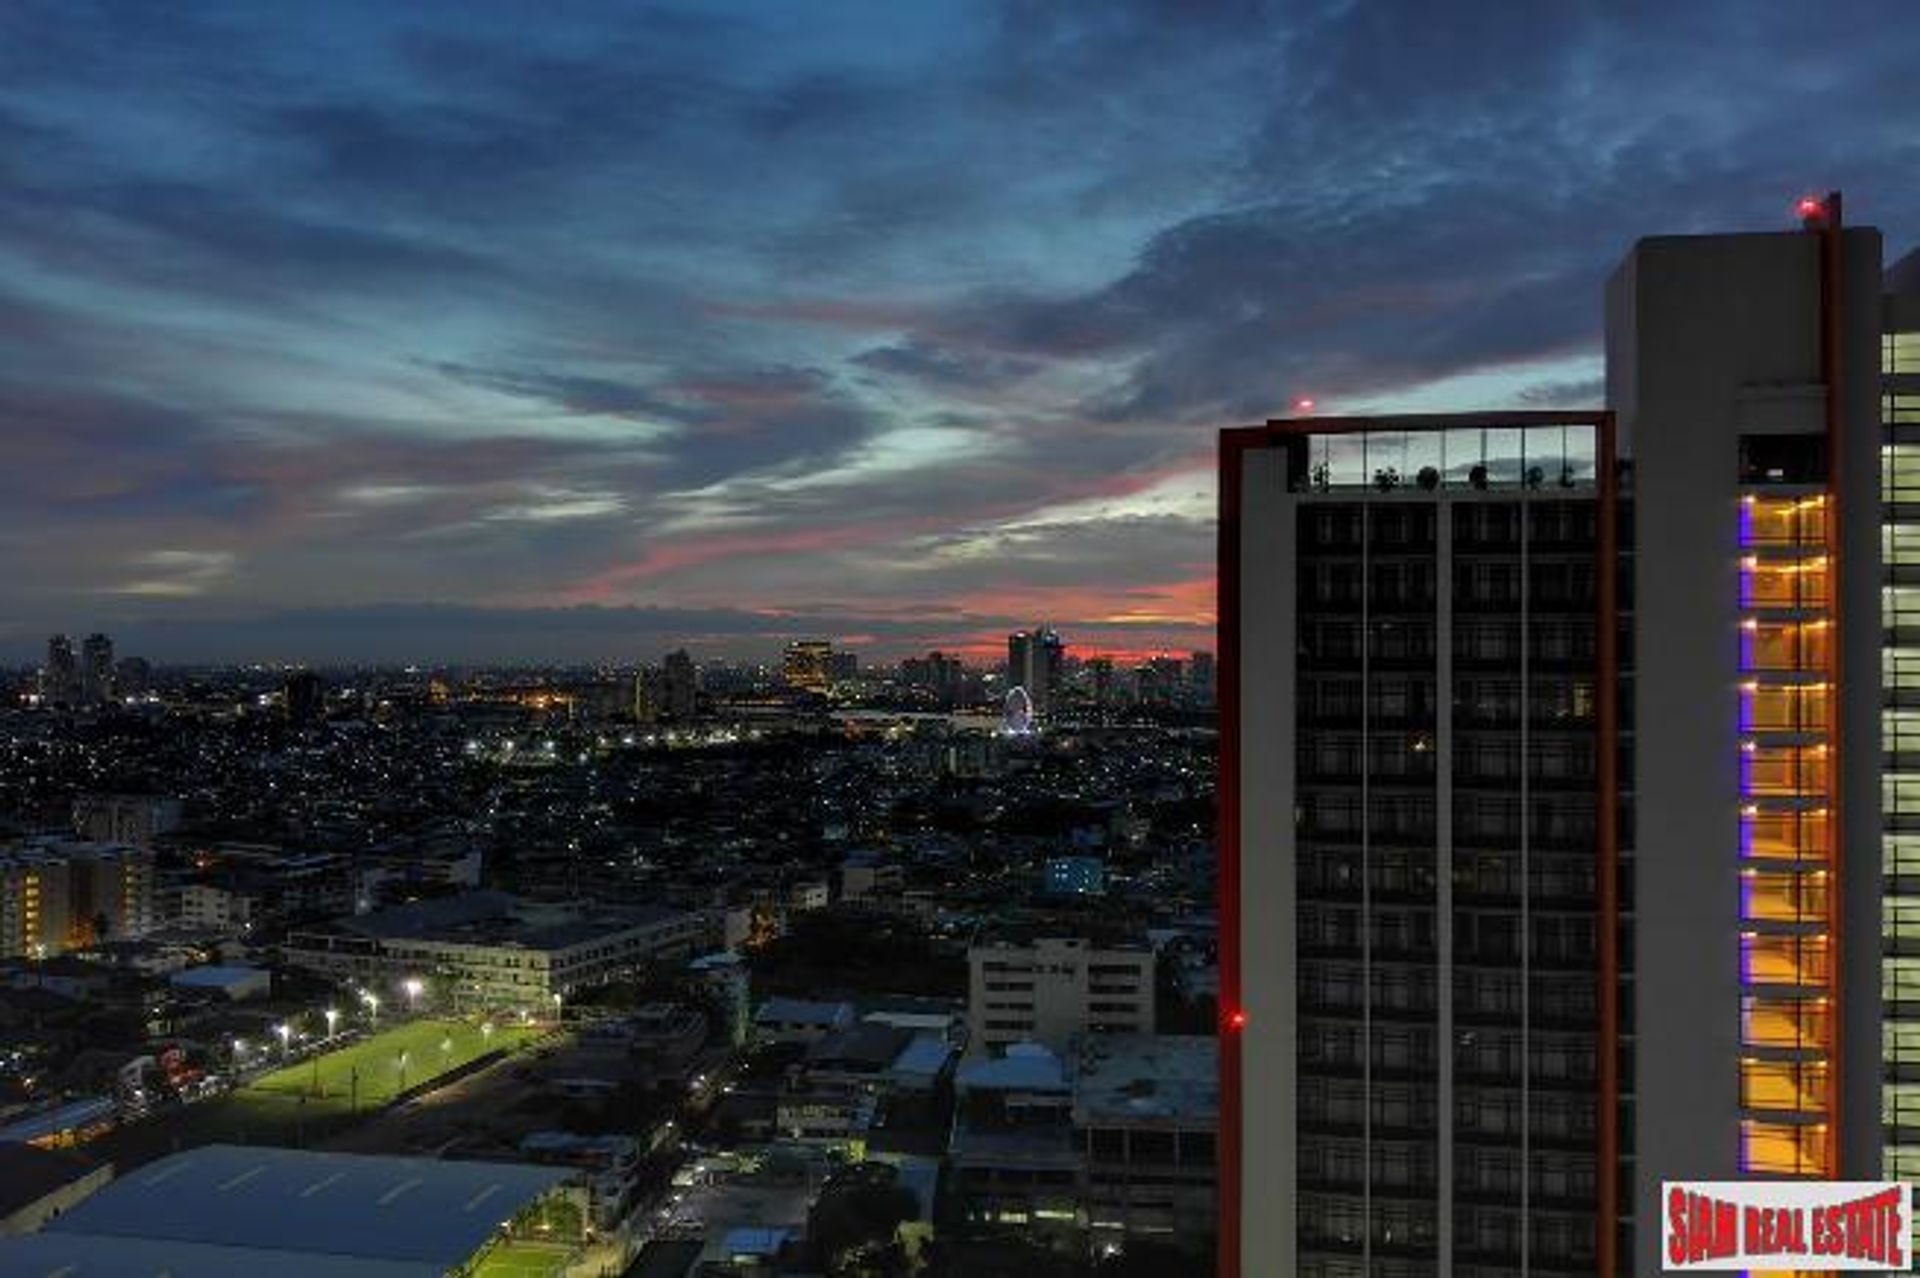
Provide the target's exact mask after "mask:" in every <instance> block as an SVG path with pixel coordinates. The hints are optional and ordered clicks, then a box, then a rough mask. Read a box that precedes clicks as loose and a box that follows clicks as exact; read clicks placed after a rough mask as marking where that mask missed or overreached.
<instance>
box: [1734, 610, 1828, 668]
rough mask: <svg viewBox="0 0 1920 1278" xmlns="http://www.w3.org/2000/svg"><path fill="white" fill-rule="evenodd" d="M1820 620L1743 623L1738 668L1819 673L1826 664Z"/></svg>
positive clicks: (1825, 628) (1824, 627)
mask: <svg viewBox="0 0 1920 1278" xmlns="http://www.w3.org/2000/svg"><path fill="white" fill-rule="evenodd" d="M1831 629H1832V627H1830V626H1829V625H1827V624H1826V623H1825V622H1823V621H1786V622H1780V621H1747V622H1743V623H1742V624H1741V627H1740V665H1741V668H1742V669H1744V670H1751V671H1774V672H1795V671H1819V670H1824V669H1825V668H1826V664H1827V635H1828V632H1829V631H1830V630H1831Z"/></svg>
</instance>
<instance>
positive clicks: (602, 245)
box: [0, 3, 1920, 665]
mask: <svg viewBox="0 0 1920 1278" xmlns="http://www.w3.org/2000/svg"><path fill="white" fill-rule="evenodd" d="M1403 10H1404V11H1403ZM1841 11H1842V12H1841V13H1840V14H1839V15H1836V14H1835V13H1833V12H1832V11H1825V12H1819V13H1816V12H1812V11H1798V10H1790V9H1778V8H1773V7H1769V9H1768V10H1766V11H1764V12H1760V13H1755V12H1753V11H1751V9H1750V7H1748V6H1735V5H1733V4H1731V3H1725V4H1712V5H1703V6H1690V7H1689V8H1688V11H1687V12H1685V13H1669V12H1664V11H1661V10H1657V9H1653V8H1649V9H1647V10H1646V11H1645V12H1633V13H1628V12H1620V13H1618V14H1617V15H1609V16H1608V17H1606V18H1604V19H1602V18H1599V17H1593V16H1587V15H1568V14H1550V13H1545V12H1528V13H1521V14H1515V13H1513V12H1512V11H1511V9H1510V7H1504V6H1493V5H1483V6H1472V7H1463V6H1449V7H1448V8H1447V10H1446V11H1445V13H1444V14H1435V13H1432V12H1421V11H1420V9H1419V7H1418V6H1395V5H1369V6H1347V5H1329V6H1325V7H1324V8H1322V7H1317V6H1316V7H1300V6H1287V7H1286V8H1285V9H1280V8H1277V7H1265V6H1261V5H1256V4H1246V5H1237V4H1235V5H1228V4H1222V5H1152V4H1141V5H1135V6H1108V5H1103V6H1099V7H1097V8H1085V9H1069V8H1065V7H1060V6H1045V7H1028V6H1021V5H1007V6H1003V7H997V8H991V9H988V8H982V7H979V6H973V5H947V6H911V7H905V8H902V7H890V6H867V7H857V8H850V9H846V10H840V11H837V12H834V13H825V14H823V13H819V12H815V11H808V12H806V13H805V14H804V15H800V14H798V13H797V12H784V13H783V12H779V11H755V10H752V9H749V8H747V7H744V6H742V7H740V8H739V9H737V10H733V9H729V8H728V7H726V6H715V5H703V6H698V7H689V8H685V9H667V8H653V9H649V10H648V11H646V12H645V13H643V14H636V15H630V16H627V17H620V18H616V17H610V16H606V15H586V14H572V15H568V16H565V17H560V16H556V15H554V14H553V13H551V12H549V11H546V10H540V11H535V10H533V9H531V8H521V7H516V6H509V5H489V6H483V7H471V6H463V7H461V8H460V9H459V10H458V11H457V15H458V21H457V22H456V20H455V16H456V11H455V10H454V9H452V8H451V7H444V8H434V7H421V6H410V7H409V8H408V9H407V10H406V11H405V13H404V14H400V15H390V14H381V13H379V12H378V11H376V10H375V9H373V8H372V7H370V6H360V5H330V6H326V7H325V8H324V9H320V8H314V9H310V10H307V11H305V12H280V11H276V12H273V13H271V14H268V13H265V12H264V11H256V10H252V9H250V8H249V7H246V6H238V5H220V4H211V3H209V4H199V5H194V6H189V7H170V8H169V9H167V10H165V11H162V10H157V9H145V8H127V9H120V8H115V7H113V6H110V5H109V6H104V7H102V8H101V9H100V11H99V12H97V13H86V14H83V13H81V12H80V11H77V10H75V9H74V8H72V7H71V6H53V5H39V4H32V3H29V4H23V5H15V6H9V8H8V11H7V13H6V14H5V16H3V17H0V86H4V87H0V171H3V172H5V173H6V175H7V178H8V181H7V183H6V185H5V187H4V188H3V189H0V311H3V312H4V314H5V316H6V318H5V320H4V321H3V322H0V330H3V331H4V332H5V334H6V341H5V342H4V343H3V344H0V430H3V431H4V434H5V437H6V439H7V441H8V444H9V465H8V466H7V467H6V468H5V472H4V476H3V477H0V497H4V499H5V501H6V504H7V509H8V511H9V516H8V519H7V520H6V522H5V524H4V525H0V572H4V573H5V574H6V577H7V580H8V581H9V592H8V593H9V605H10V606H9V607H7V608H6V609H5V610H4V611H3V612H0V662H7V663H17V664H20V665H25V664H29V663H32V662H35V661H37V660H38V658H39V657H40V655H41V654H42V653H43V652H44V645H45V642H46V638H47V636H48V635H49V634H51V633H53V632H56V631H65V632H68V633H72V634H75V635H84V634H87V633H91V632H93V631H95V630H101V631H106V632H109V633H112V634H113V635H115V636H116V639H117V641H118V642H119V643H120V646H121V649H122V650H123V651H126V652H139V653H142V654H144V655H148V656H149V657H151V658H152V659H155V660H160V661H182V660H193V659H204V660H220V661H225V660H234V661H239V660H261V661H272V660H284V661H309V662H316V663H322V662H326V661H363V662H367V661H386V662H393V663H400V662H407V661H429V660H441V661H447V662H471V663H484V662H502V661H515V660H556V661H566V660H580V661H593V660H610V659H636V660H653V659H657V657H658V655H659V654H660V653H663V652H665V651H668V650H670V649H671V648H674V647H678V646H681V645H682V644H685V645H688V646H690V647H692V648H694V649H695V650H696V651H701V652H703V653H711V654H712V655H713V656H715V657H721V658H734V657H743V656H747V655H749V654H751V655H754V656H761V655H768V656H770V655H772V654H774V653H776V652H777V651H778V649H779V647H780V645H781V644H783V643H784V642H785V641H786V640H788V639H790V638H792V637H795V636H796V635H802V634H825V635H833V636H838V637H840V639H841V640H842V641H843V642H846V643H847V644H849V645H850V646H854V647H856V648H860V647H871V649H872V650H873V651H874V652H876V653H880V654H884V655H902V654H905V653H909V652H925V651H927V650H931V649H942V650H947V651H954V650H959V651H966V652H973V653H981V654H984V653H986V652H989V651H992V650H993V649H994V648H996V647H997V646H1000V645H1003V644H1004V640H1005V635H1006V634H1008V633H1010V632H1012V631H1015V630H1020V629H1024V628H1027V627H1029V626H1032V625H1034V624H1037V623H1046V624H1050V625H1053V626H1056V627H1058V628H1059V629H1060V630H1061V632H1062V633H1063V634H1065V635H1067V636H1068V638H1069V642H1070V643H1072V644H1073V645H1074V647H1075V649H1076V650H1077V651H1078V652H1080V653H1087V654H1090V653H1096V652H1105V653H1113V654H1116V655H1120V654H1128V655H1137V656H1146V655H1151V654H1153V653H1156V652H1161V651H1171V652H1186V651H1191V650H1194V649H1199V648H1208V647H1211V646H1212V639H1211V635H1212V625H1213V598H1214V582H1213V574H1212V564H1211V560H1212V554H1213V537H1214V500H1215V496H1214V483H1213V477H1212V446H1213V432H1214V431H1215V430H1216V429H1217V428H1218V427H1220V426H1223V425H1231V424H1235V423H1241V422H1247V421H1258V420H1263V419H1265V418H1267V417H1269V416H1274V415H1279V414H1283V413H1285V412H1286V411H1288V409H1289V406H1290V405H1292V404H1293V403H1295V402H1296V401H1297V400H1300V399H1303V398H1312V399H1314V400H1315V402H1316V405H1317V411H1323V412H1370V411H1384V410H1385V409H1386V408H1388V407H1392V408H1395V409H1398V410H1401V411H1433V410H1442V409H1449V408H1461V407H1466V406H1469V405H1475V404H1485V403H1502V404H1509V405H1512V406H1515V407H1591V406H1594V405H1597V404H1598V403H1599V401H1600V399H1601V392H1600V387H1599V383H1598V377H1599V369H1600V356H1599V333H1600V326H1601V317H1600V313H1599V307H1598V306H1597V305H1595V304H1594V303H1593V297H1594V296H1595V290H1596V288H1597V286H1598V283H1599V281H1600V279H1601V277H1602V274H1603V273H1604V271H1605V270H1606V268H1607V266H1608V264H1609V263H1610V262H1611V261H1613V260H1614V259H1615V258H1616V257H1617V255H1618V254H1619V252H1620V251H1621V250H1622V249H1623V248H1624V247H1625V245H1627V244H1628V243H1630V242H1631V240H1632V238H1633V236H1634V235H1635V234H1636V233H1637V232H1638V231H1639V230H1640V229H1641V228H1644V227H1645V226H1646V225H1648V224H1649V223H1652V222H1658V223H1659V224H1661V225H1663V226H1666V227H1669V228H1670V229H1673V230H1677V231H1687V230H1704V229H1707V228H1709V227H1715V228H1718V227H1727V226H1734V227H1745V228H1750V229H1753V230H1771V229H1779V228H1781V227H1783V226H1786V225H1788V224H1789V223H1790V221H1791V217H1792V204H1793V200H1794V198H1795V197H1796V196H1798V195H1800V194H1802V193H1804V192H1807V191H1820V190H1826V189H1829V188H1845V189H1846V190H1847V191H1848V192H1849V199H1850V201H1851V202H1852V207H1851V210H1850V211H1851V213H1852V214H1853V216H1855V217H1857V218H1858V219H1859V220H1861V221H1863V222H1871V223H1876V224H1879V225H1882V226H1885V227H1887V228H1888V229H1889V233H1890V235H1891V236H1893V237H1894V238H1892V239H1891V240H1890V241H1889V243H1888V246H1887V247H1888V257H1889V259H1890V260H1891V259H1892V258H1895V257H1897V256H1899V255H1900V254H1901V253H1902V252H1904V251H1905V250H1906V249H1907V248H1909V247H1911V245H1910V242H1908V241H1905V240H1903V239H1901V238H1899V237H1900V236H1902V235H1903V234H1905V233H1907V228H1911V227H1913V226H1916V225H1920V179H1917V178H1915V177H1914V176H1913V175H1914V173H1915V172H1920V169H1917V168H1916V166H1915V165H1914V164H1912V163H1911V161H1912V160H1913V158H1914V154H1915V151H1916V147H1917V144H1916V143H1915V141H1914V140H1913V138H1912V137H1911V134H1910V130H1908V129H1906V128H1905V127H1904V122H1905V121H1907V120H1910V119H1911V118H1913V114H1914V111H1915V109H1917V108H1920V102H1917V101H1916V94H1917V93H1920V89H1917V88H1916V86H1915V82H1914V80H1913V78H1912V77H1911V75H1910V74H1909V73H1908V72H1909V63H1910V49H1908V48H1903V47H1902V42H1901V41H1899V40H1897V39H1880V40H1868V41H1861V40H1858V39H1857V37H1856V33H1857V32H1858V31H1859V30H1862V29H1877V28H1879V27H1881V26H1883V25H1884V12H1883V11H1882V10H1881V9H1880V8H1879V7H1878V6H1869V5H1867V4H1864V3H1860V4H1857V5H1855V4H1848V5H1842V6H1841ZM1849 13H1850V14H1851V15H1852V17H1853V18H1854V19H1857V20H1849V18H1848V15H1849ZM1118 84H1124V85H1125V86H1126V92H1125V94H1124V95H1116V94H1111V93H1106V92H1101V91H1098V90H1097V89H1093V91H1090V89H1091V88H1092V86H1103V85H1118ZM1387 85H1393V86H1402V85H1405V86H1409V88H1408V91H1407V92H1405V93H1404V94H1400V93H1398V92H1397V91H1396V92H1394V93H1388V92H1385V91H1383V89H1382V86H1387ZM1709 86H1710V87H1709ZM1656 212H1657V213H1658V216H1654V214H1655V213H1656ZM863 640H865V644H863V643H862V641H863Z"/></svg>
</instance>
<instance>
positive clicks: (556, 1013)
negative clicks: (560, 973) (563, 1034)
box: [553, 990, 560, 1025]
mask: <svg viewBox="0 0 1920 1278" xmlns="http://www.w3.org/2000/svg"><path fill="white" fill-rule="evenodd" d="M553 1023H554V1024H555V1025H558V1024H559V1023H560V991H559V990H555V991H554V992H553Z"/></svg>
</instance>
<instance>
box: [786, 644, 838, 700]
mask: <svg viewBox="0 0 1920 1278" xmlns="http://www.w3.org/2000/svg"><path fill="white" fill-rule="evenodd" d="M832 659H833V645H832V644H831V643H829V642H827V641H826V640H825V639H795V640H794V641H793V642H792V643H789V644H788V645H787V650H786V653H785V655H784V657H783V658H782V661H781V666H780V673H781V676H782V678H783V679H785V681H786V685H787V686H788V687H789V688H792V689H794V690H795V691H798V692H814V693H820V694H823V695H824V694H825V693H826V691H827V689H828V688H830V687H831V686H832V685H833V679H832V676H831V675H829V674H828V672H827V663H828V662H830V661H831V660H832Z"/></svg>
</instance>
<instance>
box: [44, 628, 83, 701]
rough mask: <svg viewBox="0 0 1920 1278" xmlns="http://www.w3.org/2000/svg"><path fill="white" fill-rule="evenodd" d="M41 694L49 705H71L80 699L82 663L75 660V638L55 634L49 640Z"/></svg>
mask: <svg viewBox="0 0 1920 1278" xmlns="http://www.w3.org/2000/svg"><path fill="white" fill-rule="evenodd" d="M40 696H41V698H42V699H43V700H44V701H46V702H47V704H49V705H56V706H70V705H74V704H76V703H77V702H78V701H79V700H80V663H79V662H78V661H76V660H74V656H73V640H71V639H69V638H67V637H66V636H65V635H55V636H53V637H52V638H51V639H49V640H47V665H46V668H45V669H44V670H42V671H41V672H40Z"/></svg>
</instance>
